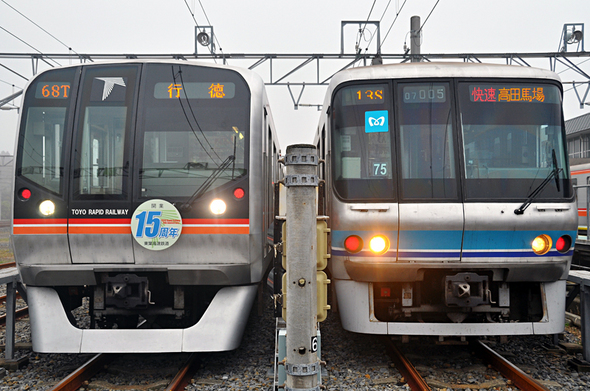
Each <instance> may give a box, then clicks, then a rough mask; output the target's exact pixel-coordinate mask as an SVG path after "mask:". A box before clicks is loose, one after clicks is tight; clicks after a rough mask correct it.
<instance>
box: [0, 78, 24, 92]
mask: <svg viewBox="0 0 590 391" xmlns="http://www.w3.org/2000/svg"><path fill="white" fill-rule="evenodd" d="M0 82H2V83H4V84H8V85H9V86H11V87H16V88H18V89H19V90H22V88H21V87H19V86H17V85H16V84H14V83H10V82H8V81H6V80H2V79H0Z"/></svg>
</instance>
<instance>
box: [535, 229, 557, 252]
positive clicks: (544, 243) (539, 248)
mask: <svg viewBox="0 0 590 391" xmlns="http://www.w3.org/2000/svg"><path fill="white" fill-rule="evenodd" d="M552 244H553V243H552V242H551V238H550V237H549V236H547V235H545V234H542V235H539V236H537V237H536V238H535V240H533V244H532V246H531V247H532V248H533V251H534V252H535V254H537V255H543V254H547V252H549V250H551V245H552Z"/></svg>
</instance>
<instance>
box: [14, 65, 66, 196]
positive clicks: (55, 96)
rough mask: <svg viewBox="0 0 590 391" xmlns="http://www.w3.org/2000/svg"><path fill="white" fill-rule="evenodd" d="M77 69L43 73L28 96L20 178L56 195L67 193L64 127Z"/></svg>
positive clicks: (22, 131) (20, 141) (20, 136)
mask: <svg viewBox="0 0 590 391" xmlns="http://www.w3.org/2000/svg"><path fill="white" fill-rule="evenodd" d="M77 71H78V70H77V68H66V69H59V70H52V71H48V72H45V73H43V74H42V75H40V76H39V77H38V78H37V79H35V81H34V82H33V83H32V84H31V86H29V88H28V90H27V92H26V95H25V104H24V107H25V109H24V112H23V114H22V118H23V120H22V123H21V128H22V130H21V132H20V135H19V140H18V142H19V147H18V150H19V151H22V152H21V153H20V154H19V156H18V165H17V175H19V176H22V177H24V178H27V179H28V180H30V181H32V182H34V183H36V184H37V185H39V186H42V187H44V188H46V189H48V190H50V191H52V192H54V193H56V194H62V192H63V189H62V188H63V183H62V179H63V175H64V154H63V148H64V146H65V143H64V141H63V140H64V128H65V126H66V118H67V117H68V112H69V107H70V101H71V94H72V91H71V89H72V85H73V84H74V77H75V74H76V72H77Z"/></svg>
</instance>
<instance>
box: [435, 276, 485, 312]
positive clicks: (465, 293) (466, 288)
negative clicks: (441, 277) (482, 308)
mask: <svg viewBox="0 0 590 391" xmlns="http://www.w3.org/2000/svg"><path fill="white" fill-rule="evenodd" d="M445 287H446V289H445V302H446V305H447V306H461V307H477V306H478V305H482V304H489V300H488V298H489V295H488V292H489V283H488V276H481V275H479V274H476V273H470V272H466V273H457V274H455V275H454V276H446V277H445Z"/></svg>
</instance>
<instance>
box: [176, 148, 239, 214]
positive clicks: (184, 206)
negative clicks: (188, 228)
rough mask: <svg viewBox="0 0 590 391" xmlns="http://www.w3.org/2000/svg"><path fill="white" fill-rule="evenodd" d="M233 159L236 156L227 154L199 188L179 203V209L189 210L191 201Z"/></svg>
mask: <svg viewBox="0 0 590 391" xmlns="http://www.w3.org/2000/svg"><path fill="white" fill-rule="evenodd" d="M234 160H236V157H235V156H234V155H229V156H228V157H227V158H226V159H225V160H224V161H223V162H222V163H221V165H220V166H219V167H217V168H216V169H215V170H214V171H213V172H212V173H211V175H209V177H208V178H207V179H206V180H205V182H203V184H202V185H201V186H199V188H198V189H197V190H196V191H195V192H194V193H193V195H192V196H191V197H190V198H189V199H188V200H186V201H185V202H184V203H182V205H180V207H179V209H181V210H189V209H190V208H191V205H192V204H193V202H195V201H196V200H198V199H199V198H200V197H201V196H202V195H203V194H205V192H206V191H207V190H208V189H209V188H210V187H211V185H212V184H213V182H215V180H216V179H217V178H218V177H219V175H221V173H222V172H223V171H224V170H225V169H226V168H228V167H229V165H230V164H232V163H233V162H234Z"/></svg>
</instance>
